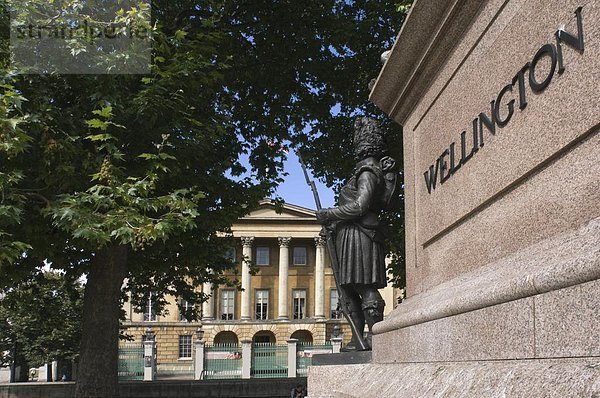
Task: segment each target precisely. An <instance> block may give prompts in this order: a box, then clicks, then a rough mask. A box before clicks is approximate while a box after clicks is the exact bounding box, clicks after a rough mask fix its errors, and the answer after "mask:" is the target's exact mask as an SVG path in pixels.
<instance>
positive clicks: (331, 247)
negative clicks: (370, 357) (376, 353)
mask: <svg viewBox="0 0 600 398" xmlns="http://www.w3.org/2000/svg"><path fill="white" fill-rule="evenodd" d="M298 160H299V161H300V166H302V171H303V172H304V178H305V179H306V183H307V184H308V186H309V187H310V189H311V191H312V193H313V197H314V198H315V205H316V206H317V210H321V209H322V206H321V199H320V198H319V192H318V191H317V187H316V185H315V182H314V181H312V180H311V179H310V177H309V176H308V171H307V170H306V165H305V164H304V161H303V160H302V158H301V157H300V154H298ZM321 234H322V235H323V234H324V235H325V241H326V243H327V251H328V252H329V258H330V259H331V268H332V269H333V279H334V280H335V287H336V289H337V291H338V296H339V300H340V301H341V303H342V305H341V308H342V312H343V314H344V316H345V317H346V319H347V320H348V323H349V324H350V329H352V334H353V335H354V336H356V337H357V339H358V344H359V346H360V347H359V348H360V349H361V350H367V349H368V348H369V347H368V346H367V344H366V343H365V340H364V338H363V331H362V330H358V327H357V326H356V323H355V322H354V320H353V319H352V317H351V316H350V309H349V308H348V303H349V301H348V300H347V298H346V295H345V293H344V290H342V289H341V288H340V283H339V280H340V277H339V270H340V267H339V263H338V257H337V252H336V249H335V242H334V239H333V234H332V232H331V231H330V230H329V229H327V227H323V229H322V231H321Z"/></svg>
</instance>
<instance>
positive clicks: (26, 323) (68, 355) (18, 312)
mask: <svg viewBox="0 0 600 398" xmlns="http://www.w3.org/2000/svg"><path fill="white" fill-rule="evenodd" d="M82 309H83V289H82V287H81V285H80V284H79V283H78V282H76V281H73V280H70V279H69V278H66V277H64V276H62V275H60V274H57V273H51V272H47V273H40V274H38V275H36V276H35V277H34V278H32V279H30V280H28V281H26V282H23V283H21V284H19V285H17V286H14V287H12V288H10V289H7V290H5V291H4V292H3V293H2V298H0V336H2V338H1V339H0V353H4V355H5V356H4V357H3V358H2V363H3V364H4V365H8V363H9V362H10V361H11V360H12V359H13V358H12V357H11V356H12V355H13V354H14V351H13V348H14V347H15V346H16V347H18V351H19V352H18V354H20V355H22V356H23V357H24V358H25V360H26V361H27V363H29V364H30V365H31V366H41V365H43V364H45V363H50V362H52V361H54V360H72V359H75V358H76V357H77V355H78V352H79V341H80V339H81V319H82Z"/></svg>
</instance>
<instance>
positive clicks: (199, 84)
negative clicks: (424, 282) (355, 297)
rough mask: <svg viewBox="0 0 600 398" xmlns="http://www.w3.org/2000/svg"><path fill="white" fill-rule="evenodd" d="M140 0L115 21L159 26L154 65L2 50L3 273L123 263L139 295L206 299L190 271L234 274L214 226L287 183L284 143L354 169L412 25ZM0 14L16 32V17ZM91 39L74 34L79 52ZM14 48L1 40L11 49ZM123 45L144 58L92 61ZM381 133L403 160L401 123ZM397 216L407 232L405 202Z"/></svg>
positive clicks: (308, 9) (288, 8)
mask: <svg viewBox="0 0 600 398" xmlns="http://www.w3.org/2000/svg"><path fill="white" fill-rule="evenodd" d="M118 3H119V4H121V3H123V4H124V2H123V1H120V2H118ZM135 3H141V4H136V6H135V7H130V8H125V9H124V10H122V11H121V10H119V11H117V13H116V14H115V15H114V21H116V22H119V23H122V24H125V25H127V24H129V25H131V24H134V23H136V24H146V25H147V27H148V28H149V29H151V30H152V36H151V40H152V55H153V57H152V62H151V65H150V66H149V67H150V73H148V74H146V75H133V74H117V73H115V74H98V73H96V74H87V75H84V74H80V75H65V74H60V73H56V72H55V73H45V74H38V75H34V74H29V75H28V74H19V72H23V70H16V69H15V68H16V67H19V65H18V64H17V65H16V64H10V63H9V62H8V61H7V59H6V57H5V58H4V59H3V60H2V65H3V66H4V74H3V77H2V82H1V83H2V85H1V86H0V121H1V122H2V131H1V135H0V163H1V164H2V170H1V171H0V173H1V174H0V190H1V191H2V197H1V198H0V199H1V201H0V285H5V286H8V285H11V284H15V283H18V282H19V281H22V280H26V279H27V277H28V276H29V275H31V274H32V273H35V272H36V269H39V267H40V266H41V264H43V263H44V262H45V261H49V262H50V263H51V264H52V267H53V268H55V269H60V270H63V271H64V272H66V275H67V276H68V277H69V278H77V277H78V276H79V275H82V274H88V275H90V276H94V275H96V274H95V273H94V272H92V271H94V269H96V270H97V268H98V267H103V268H106V269H109V268H110V269H113V268H114V267H115V266H116V264H117V263H121V262H122V263H123V264H124V267H121V268H123V269H121V268H119V267H116V268H114V269H115V270H117V269H118V272H117V271H116V272H115V273H114V276H113V281H112V282H116V286H120V280H121V279H122V278H126V279H127V289H128V290H130V291H131V292H132V297H133V301H134V303H136V304H138V305H140V304H142V302H143V301H144V299H145V298H146V297H147V294H148V292H150V291H153V292H154V293H157V294H158V296H159V297H160V296H162V295H163V294H167V293H170V294H173V295H175V296H179V297H183V298H184V299H186V300H187V301H188V302H190V303H194V302H199V301H201V300H202V299H203V298H204V297H203V296H202V295H201V294H199V293H198V292H197V289H196V288H197V286H199V285H200V284H202V283H203V282H206V281H209V280H213V281H216V282H217V283H226V282H227V281H226V280H225V279H224V278H223V270H224V269H226V268H227V267H229V266H231V265H232V264H231V263H230V262H229V261H228V260H227V259H226V255H225V253H226V249H227V246H228V242H227V241H226V240H225V239H221V238H220V237H221V236H222V232H226V231H227V230H228V228H229V226H230V225H231V224H232V223H233V222H234V221H235V220H236V219H237V218H239V217H240V216H242V215H244V214H246V213H247V212H248V211H250V210H251V209H252V208H253V207H255V206H256V205H257V204H258V202H259V200H260V199H262V198H263V197H265V196H269V195H270V194H271V193H272V192H273V189H274V187H275V186H276V185H277V184H278V183H279V182H281V180H282V178H283V173H282V167H283V160H284V156H285V155H284V154H283V153H282V152H281V151H280V150H279V148H280V145H281V144H285V143H291V144H293V145H295V146H296V147H298V148H300V149H301V150H302V152H303V155H304V157H305V160H307V162H308V163H309V164H310V165H311V166H312V168H313V169H314V170H315V172H316V174H317V175H318V176H319V177H321V178H323V179H324V180H326V181H327V182H328V183H329V184H331V185H335V184H339V182H340V180H339V179H340V178H342V177H345V176H347V175H349V173H350V171H351V169H352V167H353V160H352V157H351V150H350V148H351V143H350V141H351V135H352V133H351V132H352V125H353V119H354V118H355V117H356V116H360V115H371V116H375V117H378V118H380V119H384V118H383V116H382V115H381V114H380V113H379V112H378V111H377V110H376V109H375V107H374V106H373V105H371V104H369V103H368V88H367V87H368V83H369V81H370V80H371V79H372V78H374V77H376V75H377V73H378V70H379V68H380V65H379V56H380V54H381V53H382V52H383V51H384V50H386V49H388V48H389V47H391V44H392V42H393V40H394V37H395V35H396V33H397V32H398V31H399V29H400V25H401V23H402V18H403V14H401V13H399V12H397V11H396V9H395V4H394V2H374V1H366V0H355V1H346V0H344V1H341V0H325V1H322V0H319V1H317V0H309V1H305V2H298V1H294V0H284V1H278V2H270V1H252V2H250V1H229V0H153V1H152V9H151V10H150V9H149V8H147V7H144V5H143V2H141V1H136V2H135ZM103 4H105V2H95V1H91V0H90V1H85V0H60V1H59V0H57V1H52V2H46V1H42V0H27V1H21V2H19V7H20V10H26V11H27V12H26V13H30V14H31V15H35V16H37V18H38V19H39V20H40V21H42V22H43V23H50V22H53V23H57V21H62V22H67V23H70V22H72V21H73V20H76V19H81V18H92V19H93V18H94V15H96V14H95V12H97V13H98V14H102V13H106V10H105V9H99V8H98V7H102V5H103ZM13 5H14V4H13ZM50 5H52V6H56V5H60V7H62V8H61V10H63V12H61V13H58V14H56V13H54V14H53V13H52V7H50V8H49V6H50ZM94 7H95V8H94ZM49 10H50V11H49ZM150 11H151V15H152V19H151V21H149V22H148V18H149V15H150V14H149V13H150ZM22 12H24V11H22ZM0 21H1V22H2V23H3V24H4V25H3V31H4V32H5V33H6V31H7V26H8V25H7V24H8V21H9V20H8V18H7V17H6V15H3V17H2V19H1V20H0ZM146 25H145V26H146ZM86 40H88V41H89V39H88V38H83V39H81V40H80V41H72V42H68V43H64V46H67V47H68V49H69V50H70V53H71V54H72V56H81V55H82V53H84V50H83V49H84V48H86V47H85V46H86V45H89V44H90V43H89V42H86ZM7 48H8V47H7V40H6V39H4V40H3V41H2V43H1V46H0V50H2V54H4V55H5V56H8V55H10V54H9V52H8V50H7ZM130 50H131V51H132V52H133V54H135V55H136V56H137V54H138V53H137V52H136V51H133V50H136V49H135V48H134V49H131V48H126V49H123V48H120V47H119V46H117V45H116V44H115V46H114V47H112V46H109V49H108V51H106V52H105V53H103V54H101V55H100V56H95V57H84V59H85V62H86V63H87V64H86V65H87V66H88V67H90V68H93V69H94V70H103V71H104V72H115V70H114V68H115V65H116V64H117V61H119V62H120V61H122V58H123V55H124V54H128V53H127V51H130ZM83 55H84V56H85V55H86V54H83ZM52 66H53V65H43V69H44V70H45V71H47V72H50V71H51V70H52ZM117 72H118V71H117ZM389 138H390V140H389V141H390V152H391V154H392V155H393V156H394V157H395V158H396V160H397V161H400V160H401V159H400V158H401V141H400V138H399V134H398V131H397V129H394V128H393V127H391V124H390V134H389ZM390 225H391V226H393V227H394V228H395V230H394V231H393V234H392V235H393V236H396V238H398V237H399V236H400V235H399V233H400V231H401V229H402V228H401V218H399V217H398V214H397V212H396V213H394V214H391V215H390ZM395 247H396V249H399V248H400V247H401V245H398V244H397V245H396V246H395ZM103 261H104V262H105V263H102V262H103ZM111 267H112V268H111ZM100 280H101V281H100ZM108 282H109V280H108V279H102V278H100V279H98V281H97V280H96V279H95V276H94V277H90V279H88V286H87V287H86V302H88V300H92V299H90V298H89V297H90V296H89V294H91V293H89V294H88V290H89V292H92V291H96V292H102V291H104V292H108V291H109V290H110V289H104V290H102V289H96V288H100V287H101V285H102V284H103V283H104V284H107V283H108ZM96 284H99V285H98V286H96ZM114 285H115V284H114V283H112V286H114ZM98 294H100V293H98ZM110 302H111V303H112V304H111V305H118V300H117V302H115V301H114V300H111V301H110ZM157 303H158V304H160V303H161V300H157ZM86 305H90V306H91V307H87V306H86V309H87V308H90V309H92V308H95V307H93V303H89V304H86ZM108 314H109V313H108V312H107V313H105V315H108ZM85 325H88V324H87V323H85ZM84 327H89V325H88V326H84ZM107 333H109V334H114V333H118V331H114V330H111V331H107ZM107 344H108V343H107ZM110 344H112V343H110ZM84 345H85V342H84ZM98 349H102V348H100V347H99V348H98ZM115 372H116V370H115Z"/></svg>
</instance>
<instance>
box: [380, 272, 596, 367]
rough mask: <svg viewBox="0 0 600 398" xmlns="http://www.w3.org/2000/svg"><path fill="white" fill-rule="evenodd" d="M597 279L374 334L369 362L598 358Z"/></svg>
mask: <svg viewBox="0 0 600 398" xmlns="http://www.w3.org/2000/svg"><path fill="white" fill-rule="evenodd" d="M598 292H600V279H597V280H594V281H591V282H587V283H584V284H579V285H575V286H571V287H568V288H565V289H560V290H553V291H549V292H547V293H543V294H538V295H535V296H531V297H527V298H523V299H520V300H514V301H510V302H507V303H504V304H499V305H495V306H492V307H486V308H483V309H480V310H476V311H469V312H466V313H462V314H459V315H454V316H448V317H445V318H441V319H436V320H434V321H430V322H425V323H420V324H416V325H413V326H408V327H403V328H398V329H393V330H390V331H386V332H385V333H382V334H377V335H375V336H373V362H374V363H397V362H434V361H440V362H445V361H461V360H462V361H477V360H506V359H533V358H539V359H546V358H571V357H598V358H600V343H599V341H600V294H598Z"/></svg>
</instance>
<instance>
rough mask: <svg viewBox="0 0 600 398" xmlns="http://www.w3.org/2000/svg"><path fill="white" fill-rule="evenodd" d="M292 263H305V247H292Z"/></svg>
mask: <svg viewBox="0 0 600 398" xmlns="http://www.w3.org/2000/svg"><path fill="white" fill-rule="evenodd" d="M293 257H294V258H293V260H294V261H293V264H294V265H306V264H307V261H306V247H294V256H293Z"/></svg>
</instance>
